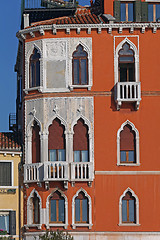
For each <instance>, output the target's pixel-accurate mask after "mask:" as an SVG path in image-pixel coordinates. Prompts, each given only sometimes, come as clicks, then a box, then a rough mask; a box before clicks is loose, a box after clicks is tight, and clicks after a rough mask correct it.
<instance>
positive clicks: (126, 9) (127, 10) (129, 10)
mask: <svg viewBox="0 0 160 240" xmlns="http://www.w3.org/2000/svg"><path fill="white" fill-rule="evenodd" d="M133 20H134V19H133V3H121V22H133Z"/></svg>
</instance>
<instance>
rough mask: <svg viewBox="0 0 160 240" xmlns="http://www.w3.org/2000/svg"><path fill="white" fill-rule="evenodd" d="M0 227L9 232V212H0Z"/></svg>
mask: <svg viewBox="0 0 160 240" xmlns="http://www.w3.org/2000/svg"><path fill="white" fill-rule="evenodd" d="M0 229H3V230H4V231H7V233H9V213H3V212H0Z"/></svg>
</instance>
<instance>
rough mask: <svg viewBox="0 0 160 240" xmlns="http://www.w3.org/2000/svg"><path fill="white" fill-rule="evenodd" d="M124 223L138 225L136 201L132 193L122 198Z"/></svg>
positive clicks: (127, 193)
mask: <svg viewBox="0 0 160 240" xmlns="http://www.w3.org/2000/svg"><path fill="white" fill-rule="evenodd" d="M122 223H136V199H135V197H133V196H132V194H131V192H130V191H128V192H126V194H125V196H124V197H123V198H122Z"/></svg>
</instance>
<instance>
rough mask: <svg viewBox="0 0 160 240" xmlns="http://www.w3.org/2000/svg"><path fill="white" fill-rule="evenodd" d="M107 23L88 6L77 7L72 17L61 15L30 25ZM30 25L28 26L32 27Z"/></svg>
mask: <svg viewBox="0 0 160 240" xmlns="http://www.w3.org/2000/svg"><path fill="white" fill-rule="evenodd" d="M99 23H105V21H104V20H103V19H102V18H101V17H100V16H97V15H96V14H95V13H92V12H91V11H90V9H86V8H79V9H77V11H76V13H75V15H74V16H70V17H66V16H65V17H59V18H54V19H50V20H45V21H40V22H36V23H33V24H32V26H30V27H36V26H40V25H52V24H56V25H60V24H99ZM30 27H28V28H30Z"/></svg>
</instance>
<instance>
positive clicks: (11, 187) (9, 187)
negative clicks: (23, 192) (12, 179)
mask: <svg viewBox="0 0 160 240" xmlns="http://www.w3.org/2000/svg"><path fill="white" fill-rule="evenodd" d="M0 188H8V189H14V188H16V189H17V188H19V187H18V186H0Z"/></svg>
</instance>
